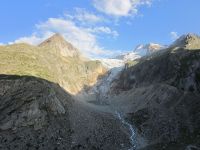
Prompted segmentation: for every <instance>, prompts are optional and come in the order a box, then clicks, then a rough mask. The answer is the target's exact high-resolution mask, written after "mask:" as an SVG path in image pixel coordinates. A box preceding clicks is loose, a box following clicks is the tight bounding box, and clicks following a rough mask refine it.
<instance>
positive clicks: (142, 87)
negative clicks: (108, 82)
mask: <svg viewBox="0 0 200 150" xmlns="http://www.w3.org/2000/svg"><path fill="white" fill-rule="evenodd" d="M197 39H198V38H196V37H195V39H193V37H190V35H188V36H186V37H185V39H181V40H180V41H188V40H189V41H188V42H187V46H186V47H182V46H181V45H176V49H174V48H168V49H166V50H163V52H162V53H157V54H155V55H150V56H148V57H145V58H142V59H140V60H139V62H138V64H136V65H133V66H131V67H126V68H125V69H124V71H123V72H122V73H121V76H120V78H119V79H118V80H116V81H115V82H114V83H113V84H114V88H113V89H112V91H113V92H114V93H116V91H117V93H118V94H120V95H118V97H119V98H118V99H123V102H122V101H121V100H117V98H116V101H120V102H121V104H122V105H121V106H120V107H121V109H123V110H124V111H125V112H126V113H127V119H128V120H129V121H130V122H132V124H134V125H135V126H136V127H137V129H138V132H139V133H140V134H141V135H142V136H144V137H146V139H147V141H148V144H149V146H148V147H147V148H145V149H148V150H149V149H186V148H187V147H188V145H194V146H197V147H198V146H199V144H200V128H199V124H200V113H199V108H200V47H198V48H199V49H194V48H192V47H196V46H194V43H197V42H196V40H197ZM190 40H192V42H190ZM181 43H182V42H181ZM188 46H189V47H190V48H192V49H187V48H188ZM177 47H178V48H177ZM122 91H126V92H125V93H124V92H122ZM121 93H124V94H121Z"/></svg>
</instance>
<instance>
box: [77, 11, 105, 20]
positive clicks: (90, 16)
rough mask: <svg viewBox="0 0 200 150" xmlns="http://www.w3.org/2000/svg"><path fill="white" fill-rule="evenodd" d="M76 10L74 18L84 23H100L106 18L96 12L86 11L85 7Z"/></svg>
mask: <svg viewBox="0 0 200 150" xmlns="http://www.w3.org/2000/svg"><path fill="white" fill-rule="evenodd" d="M75 10H76V15H74V18H75V19H77V20H78V21H80V22H82V23H84V22H85V23H99V22H103V21H104V20H105V19H104V18H103V17H102V16H97V15H95V14H94V13H91V12H88V11H86V10H85V9H81V8H76V9H75Z"/></svg>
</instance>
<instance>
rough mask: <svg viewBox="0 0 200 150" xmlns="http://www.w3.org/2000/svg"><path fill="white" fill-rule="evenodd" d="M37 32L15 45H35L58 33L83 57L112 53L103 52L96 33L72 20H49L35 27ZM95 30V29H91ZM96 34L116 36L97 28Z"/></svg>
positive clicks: (111, 32)
mask: <svg viewBox="0 0 200 150" xmlns="http://www.w3.org/2000/svg"><path fill="white" fill-rule="evenodd" d="M36 28H37V31H36V32H35V33H34V34H33V35H32V36H28V37H22V38H19V39H18V40H16V41H15V43H21V42H26V43H30V44H34V45H37V44H39V43H40V42H42V41H43V40H44V39H46V38H48V37H49V36H51V35H52V34H53V33H60V34H62V35H63V36H64V38H65V39H66V40H67V41H69V42H70V43H72V44H73V45H74V46H75V47H77V48H78V49H80V50H81V52H83V53H84V54H85V55H88V56H97V55H104V56H109V55H112V54H113V53H114V52H112V51H109V50H105V49H104V48H103V47H101V46H99V44H98V42H97V37H96V34H95V33H96V32H97V29H98V28H96V32H95V33H94V32H93V31H92V30H89V29H88V28H84V27H81V26H78V25H76V24H75V22H73V21H72V20H67V19H63V18H49V19H48V20H47V21H46V22H43V23H40V24H37V25H36ZM93 30H95V29H93ZM98 32H102V33H106V32H107V34H117V33H115V31H112V30H111V29H110V28H106V27H105V29H104V28H99V29H98Z"/></svg>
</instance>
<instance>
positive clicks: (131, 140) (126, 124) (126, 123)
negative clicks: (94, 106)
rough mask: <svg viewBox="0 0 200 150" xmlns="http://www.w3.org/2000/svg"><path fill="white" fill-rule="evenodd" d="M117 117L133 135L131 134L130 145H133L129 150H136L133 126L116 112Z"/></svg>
mask: <svg viewBox="0 0 200 150" xmlns="http://www.w3.org/2000/svg"><path fill="white" fill-rule="evenodd" d="M115 113H116V115H117V117H118V118H119V120H120V121H121V122H122V124H124V125H125V126H127V127H128V129H129V130H130V132H131V134H130V143H131V145H132V147H131V148H129V149H128V150H136V139H135V130H134V128H133V126H132V125H131V124H130V123H128V122H127V121H126V120H125V119H124V118H123V117H122V115H121V114H120V113H119V112H117V111H116V112H115Z"/></svg>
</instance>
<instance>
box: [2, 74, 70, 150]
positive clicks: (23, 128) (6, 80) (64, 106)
mask: <svg viewBox="0 0 200 150" xmlns="http://www.w3.org/2000/svg"><path fill="white" fill-rule="evenodd" d="M0 102H1V106H0V149H5V150H6V149H69V148H70V144H71V139H70V136H71V132H72V131H71V128H70V122H69V111H68V107H70V105H71V103H72V98H71V96H70V95H69V94H67V93H66V92H64V90H62V89H61V88H60V87H59V86H58V85H56V84H53V83H50V82H48V81H46V80H42V79H37V78H34V77H28V76H27V77H26V76H25V77H19V76H7V75H1V76H0Z"/></svg>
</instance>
